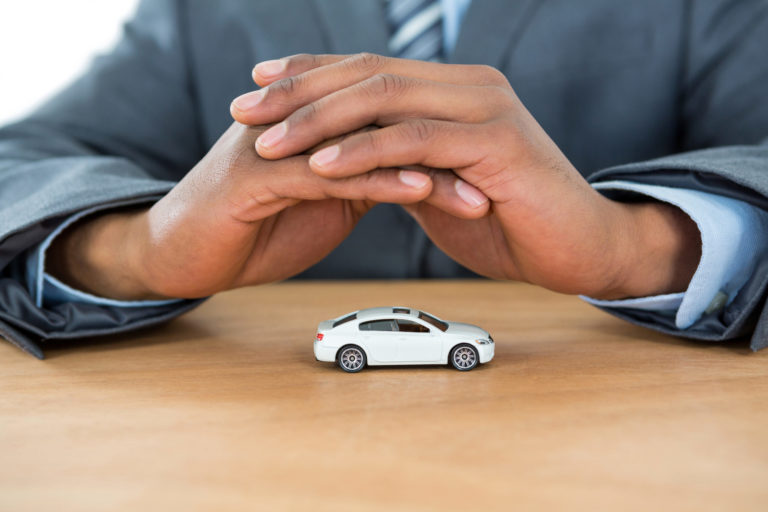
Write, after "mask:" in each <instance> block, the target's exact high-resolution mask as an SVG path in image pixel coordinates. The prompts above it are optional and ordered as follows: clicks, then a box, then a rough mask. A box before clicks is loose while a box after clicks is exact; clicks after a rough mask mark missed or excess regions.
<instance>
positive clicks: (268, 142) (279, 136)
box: [256, 121, 288, 148]
mask: <svg viewBox="0 0 768 512" xmlns="http://www.w3.org/2000/svg"><path fill="white" fill-rule="evenodd" d="M287 132H288V127H287V126H286V124H285V121H283V122H282V123H280V124H276V125H275V126H273V127H272V128H270V129H269V130H267V131H265V132H264V133H262V134H261V136H259V138H258V139H256V143H257V144H258V145H259V146H263V147H265V148H271V147H273V146H277V145H278V144H279V143H280V141H281V140H283V138H284V137H285V134H286V133H287Z"/></svg>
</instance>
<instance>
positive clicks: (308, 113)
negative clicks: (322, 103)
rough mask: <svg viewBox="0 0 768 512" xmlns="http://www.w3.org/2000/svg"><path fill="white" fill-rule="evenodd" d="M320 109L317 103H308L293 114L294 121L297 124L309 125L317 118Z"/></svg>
mask: <svg viewBox="0 0 768 512" xmlns="http://www.w3.org/2000/svg"><path fill="white" fill-rule="evenodd" d="M318 110H319V107H318V105H317V103H314V102H313V103H307V104H306V105H304V106H303V107H301V108H300V109H298V110H297V111H296V112H294V114H293V119H294V121H295V122H297V123H309V122H312V120H314V119H316V118H317V114H318Z"/></svg>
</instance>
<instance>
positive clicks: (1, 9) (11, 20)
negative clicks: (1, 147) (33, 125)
mask: <svg viewBox="0 0 768 512" xmlns="http://www.w3.org/2000/svg"><path fill="white" fill-rule="evenodd" d="M136 3H137V0H16V1H13V0H0V125H2V124H5V123H6V122H8V121H11V120H13V119H15V118H18V117H20V116H22V115H24V113H26V112H27V111H29V110H30V109H32V108H33V107H34V106H36V105H37V104H39V103H40V102H42V101H43V100H44V99H46V98H47V97H48V96H50V95H51V94H53V93H54V92H56V91H57V90H59V89H61V88H62V87H63V86H64V85H66V84H67V83H69V82H70V81H71V80H72V79H74V78H75V77H76V76H77V75H79V74H80V73H82V72H83V71H84V70H85V69H86V68H87V66H88V63H89V62H90V60H91V58H92V57H93V56H94V55H95V54H97V53H102V52H105V51H108V50H109V49H110V48H111V47H112V45H113V44H114V43H115V42H116V41H117V40H118V38H119V36H120V33H121V31H122V24H123V22H124V21H125V20H126V19H128V18H129V17H130V16H131V15H132V14H133V11H134V10H135V7H136Z"/></svg>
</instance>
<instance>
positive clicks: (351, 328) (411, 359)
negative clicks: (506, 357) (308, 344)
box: [315, 307, 494, 373]
mask: <svg viewBox="0 0 768 512" xmlns="http://www.w3.org/2000/svg"><path fill="white" fill-rule="evenodd" d="M493 352H494V342H493V338H491V335H490V334H488V331H485V330H483V329H481V328H479V327H477V326H474V325H470V324H462V323H458V322H446V321H443V320H440V319H439V318H437V317H435V316H432V315H430V314H428V313H425V312H423V311H419V310H418V309H411V308H402V307H386V308H370V309H362V310H360V311H355V312H354V313H349V314H346V315H342V316H340V317H338V318H335V319H333V320H326V321H324V322H320V325H318V327H317V335H316V336H315V359H317V360H318V361H327V362H333V361H335V362H336V363H337V364H338V365H339V366H340V367H341V369H342V370H344V371H345V372H350V373H355V372H359V371H360V370H362V369H363V368H365V366H366V365H371V366H378V365H400V364H403V365H408V364H447V363H450V364H451V365H452V366H453V367H454V368H456V369H457V370H461V371H468V370H471V369H472V368H474V367H475V366H477V365H478V364H479V363H487V362H488V361H490V360H491V359H493Z"/></svg>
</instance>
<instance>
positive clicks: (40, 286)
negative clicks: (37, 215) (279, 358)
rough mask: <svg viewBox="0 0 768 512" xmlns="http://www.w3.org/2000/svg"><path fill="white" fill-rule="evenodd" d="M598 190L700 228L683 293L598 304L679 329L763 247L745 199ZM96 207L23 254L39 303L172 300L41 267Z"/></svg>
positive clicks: (743, 276) (714, 304) (717, 305)
mask: <svg viewBox="0 0 768 512" xmlns="http://www.w3.org/2000/svg"><path fill="white" fill-rule="evenodd" d="M441 3H442V6H443V12H444V18H443V36H444V38H445V39H444V42H445V48H446V52H447V53H448V54H450V53H452V52H453V49H454V47H455V45H456V40H457V39H458V35H459V29H460V27H461V22H462V19H463V18H464V15H465V13H466V12H467V9H468V8H469V5H470V3H471V0H441ZM594 187H595V188H596V189H597V190H602V191H608V190H627V191H632V192H635V193H638V194H642V195H646V196H648V197H652V198H654V199H656V200H659V201H663V202H666V203H669V204H672V205H675V206H677V207H678V208H680V209H681V210H683V211H684V212H685V213H686V214H687V215H688V216H690V217H691V219H693V221H694V222H695V223H696V225H697V226H698V228H699V231H700V232H701V240H702V248H701V249H702V256H701V261H700V262H699V266H698V268H697V270H696V272H695V274H694V276H693V278H692V279H691V282H690V284H689V286H688V289H687V290H686V291H685V292H684V293H675V294H669V295H657V296H653V297H642V298H633V299H626V300H615V301H602V300H594V299H590V298H588V297H582V298H583V299H584V300H586V301H588V302H590V303H592V304H595V305H598V306H603V307H621V308H636V309H645V310H653V311H657V312H667V313H669V315H670V316H674V317H675V324H676V326H677V328H678V329H687V328H689V327H690V326H692V325H693V324H694V323H696V321H697V320H699V319H700V318H701V316H702V315H703V314H704V313H705V312H710V311H715V310H717V309H721V308H723V307H725V306H726V305H727V304H729V303H730V302H731V301H732V300H733V299H734V297H735V296H736V294H737V293H738V292H739V290H740V289H741V287H742V286H743V285H744V284H745V283H746V282H747V280H748V279H749V276H750V275H751V274H752V272H753V271H754V268H755V265H756V264H757V261H758V258H760V256H761V255H764V254H765V253H766V251H767V250H768V213H766V212H764V211H763V210H760V209H759V208H756V207H753V206H751V205H749V204H747V203H744V202H741V201H737V200H734V199H729V198H725V197H721V196H717V195H713V194H708V193H705V192H699V191H694V190H687V189H677V188H670V187H662V186H654V185H643V184H638V183H632V182H623V181H613V182H606V183H598V184H595V185H594ZM99 209H100V208H94V209H92V210H88V211H84V212H81V213H78V214H76V215H74V216H72V217H70V218H69V219H67V221H66V222H64V223H63V224H62V225H61V226H59V228H58V229H56V230H55V231H54V232H53V233H51V235H50V236H48V238H47V239H46V240H45V241H43V243H42V244H40V245H39V246H38V247H37V248H35V249H34V250H32V251H30V253H29V257H28V259H27V267H26V270H27V284H28V287H29V291H30V293H31V294H32V296H33V297H34V298H35V301H36V302H37V305H38V306H40V307H41V306H43V304H45V305H53V304H56V303H61V302H87V303H92V304H99V305H109V306H118V307H141V306H154V305H165V304H172V303H173V302H175V301H173V300H170V301H118V300H112V299H106V298H102V297H96V296H93V295H90V294H87V293H84V292H81V291H79V290H75V289H73V288H72V287H70V286H67V285H66V284H64V283H62V282H60V281H58V280H57V279H56V278H54V277H53V276H50V275H49V274H47V273H46V272H45V252H46V249H47V248H48V247H49V246H50V244H51V242H52V241H53V240H54V239H55V238H56V237H57V236H58V235H59V234H60V233H61V232H62V231H63V230H64V229H65V228H66V227H68V226H70V225H71V224H72V223H74V222H76V221H77V220H79V219H80V218H82V217H84V216H86V215H89V214H91V213H95V212H96V211H98V210H99Z"/></svg>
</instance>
